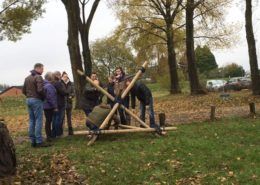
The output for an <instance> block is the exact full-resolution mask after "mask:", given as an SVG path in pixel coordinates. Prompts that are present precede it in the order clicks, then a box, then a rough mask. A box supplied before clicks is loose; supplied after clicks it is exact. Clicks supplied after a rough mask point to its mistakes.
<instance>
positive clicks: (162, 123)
mask: <svg viewBox="0 0 260 185" xmlns="http://www.w3.org/2000/svg"><path fill="white" fill-rule="evenodd" d="M165 120H166V116H165V113H160V114H159V124H160V127H165Z"/></svg>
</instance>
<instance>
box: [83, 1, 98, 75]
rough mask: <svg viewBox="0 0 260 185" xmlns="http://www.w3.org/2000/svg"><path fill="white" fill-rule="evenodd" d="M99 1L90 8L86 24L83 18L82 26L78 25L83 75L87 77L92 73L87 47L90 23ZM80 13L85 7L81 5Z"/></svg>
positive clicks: (89, 53)
mask: <svg viewBox="0 0 260 185" xmlns="http://www.w3.org/2000/svg"><path fill="white" fill-rule="evenodd" d="M99 2H100V0H95V1H94V3H93V5H92V7H91V11H90V14H89V16H88V19H87V22H85V18H83V24H82V25H80V29H79V31H80V36H81V44H82V56H83V63H84V69H85V74H86V75H87V76H90V75H91V73H92V60H91V52H90V47H89V30H90V26H91V23H92V20H93V18H94V15H95V12H96V10H97V7H98V5H99ZM82 11H83V12H82V13H83V14H84V13H85V12H84V11H85V5H83V8H82Z"/></svg>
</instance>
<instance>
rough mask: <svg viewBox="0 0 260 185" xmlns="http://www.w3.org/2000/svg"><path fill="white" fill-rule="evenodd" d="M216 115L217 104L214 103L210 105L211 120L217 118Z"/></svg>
mask: <svg viewBox="0 0 260 185" xmlns="http://www.w3.org/2000/svg"><path fill="white" fill-rule="evenodd" d="M215 115H216V106H214V105H212V106H211V107H210V120H211V121H214V120H215V119H216V117H215Z"/></svg>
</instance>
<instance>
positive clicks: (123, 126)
mask: <svg viewBox="0 0 260 185" xmlns="http://www.w3.org/2000/svg"><path fill="white" fill-rule="evenodd" d="M118 126H119V127H121V128H125V129H137V128H140V127H135V126H130V125H122V124H119V125H118ZM142 129H145V128H142Z"/></svg>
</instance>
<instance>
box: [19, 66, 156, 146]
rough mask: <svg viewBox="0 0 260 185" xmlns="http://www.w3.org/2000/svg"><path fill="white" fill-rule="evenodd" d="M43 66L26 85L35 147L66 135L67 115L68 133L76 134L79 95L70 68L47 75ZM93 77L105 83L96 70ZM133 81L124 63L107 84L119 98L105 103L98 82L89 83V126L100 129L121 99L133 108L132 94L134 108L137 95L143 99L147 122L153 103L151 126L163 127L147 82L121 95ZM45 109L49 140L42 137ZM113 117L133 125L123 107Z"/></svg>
mask: <svg viewBox="0 0 260 185" xmlns="http://www.w3.org/2000/svg"><path fill="white" fill-rule="evenodd" d="M43 70H44V66H43V64H40V63H37V64H35V66H34V69H33V70H32V71H31V74H30V75H29V76H28V77H26V79H25V82H24V86H23V94H24V95H25V96H26V98H27V99H26V104H27V106H28V112H29V137H30V139H31V143H32V147H46V146H50V143H49V141H52V140H53V139H55V138H59V137H61V136H62V135H63V128H64V120H65V116H66V117H67V122H68V135H73V127H72V121H71V120H72V108H73V104H72V99H73V97H74V95H75V92H74V86H73V83H72V82H71V81H70V79H69V77H68V74H67V73H66V72H63V73H60V72H59V71H56V72H47V73H46V74H45V76H44V79H43V78H42V76H41V75H42V73H43ZM90 78H91V80H92V81H93V82H94V84H96V86H101V87H104V85H103V84H101V82H100V81H99V79H98V76H97V74H96V73H94V72H93V73H92V74H91V76H90ZM130 83H131V76H126V74H125V73H124V70H123V69H122V68H121V67H118V68H116V70H115V73H114V74H113V75H112V76H110V77H108V84H107V85H106V88H107V91H108V93H110V94H111V95H112V96H113V97H115V101H111V100H110V99H107V102H106V103H105V104H104V103H102V102H104V101H103V94H102V93H101V92H100V91H99V90H98V89H97V88H96V86H95V85H94V86H93V85H92V84H90V83H87V84H86V86H85V87H84V91H83V95H82V99H81V100H80V104H81V108H82V110H83V111H84V112H85V114H86V117H87V121H86V126H87V127H88V128H89V129H90V130H98V129H99V126H100V125H101V124H102V122H103V121H104V120H105V118H106V117H107V115H108V114H109V112H110V110H111V108H112V107H113V105H114V104H115V103H118V102H119V103H120V104H122V105H123V106H124V107H126V108H128V109H129V107H130V95H131V105H132V108H133V109H134V108H135V105H136V103H135V99H136V98H137V99H138V100H139V101H140V118H141V119H142V120H143V121H144V122H145V111H146V106H149V118H150V127H152V128H156V129H157V128H159V127H158V125H157V124H156V123H155V117H154V110H153V97H152V93H151V91H150V89H149V88H148V87H147V86H146V85H145V84H144V83H142V82H140V81H138V82H137V83H135V84H134V86H133V88H132V89H131V91H130V92H129V93H128V94H127V96H126V97H125V98H123V99H121V98H120V97H121V95H122V93H123V92H124V90H125V89H126V88H127V86H128V85H129V84H130ZM43 112H44V115H45V118H46V119H45V120H46V122H45V132H46V137H47V138H46V141H47V142H43V138H42V125H43ZM112 118H113V119H114V121H115V122H117V123H118V124H119V123H120V124H123V125H130V122H131V119H130V115H128V114H127V113H126V111H125V110H124V109H123V108H119V110H118V113H117V114H115V115H114V116H113V117H112ZM110 121H112V120H110Z"/></svg>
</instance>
